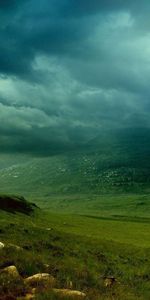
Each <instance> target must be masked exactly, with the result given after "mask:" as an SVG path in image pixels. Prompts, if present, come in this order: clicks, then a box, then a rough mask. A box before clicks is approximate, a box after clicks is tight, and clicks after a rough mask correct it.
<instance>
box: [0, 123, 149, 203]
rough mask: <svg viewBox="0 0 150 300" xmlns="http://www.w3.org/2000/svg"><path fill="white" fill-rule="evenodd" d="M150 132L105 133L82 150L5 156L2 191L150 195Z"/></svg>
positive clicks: (1, 160) (0, 179)
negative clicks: (44, 155) (54, 153)
mask: <svg viewBox="0 0 150 300" xmlns="http://www.w3.org/2000/svg"><path fill="white" fill-rule="evenodd" d="M149 157H150V130H148V129H147V130H145V129H139V128H138V129H137V130H134V131H133V130H118V131H115V132H114V131H113V132H110V131H109V132H105V133H104V132H103V133H101V135H100V136H99V137H96V138H95V139H94V140H92V141H89V142H88V143H86V144H85V145H84V147H83V148H82V149H80V150H78V151H77V150H76V151H74V152H73V151H70V152H68V153H66V152H65V153H60V154H57V155H53V156H46V157H41V156H37V157H34V158H33V157H32V156H30V155H28V156H27V155H23V154H22V155H21V154H20V155H18V156H17V159H16V156H15V155H9V154H8V155H1V158H0V166H1V167H0V183H1V184H0V191H1V192H2V193H3V192H5V191H6V190H7V191H8V192H9V193H20V194H24V195H27V196H29V195H33V196H36V197H39V196H42V197H45V198H47V197H50V196H51V195H54V194H57V195H59V194H60V195H62V194H63V195H67V194H68V195H70V194H72V195H73V194H78V193H80V194H87V193H91V194H94V193H95V194H103V193H104V194H105V193H108V192H112V193H115V192H117V193H118V192H120V193H124V192H133V193H138V192H139V193H140V192H146V193H149V191H150V160H149Z"/></svg>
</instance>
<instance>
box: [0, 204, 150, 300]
mask: <svg viewBox="0 0 150 300" xmlns="http://www.w3.org/2000/svg"><path fill="white" fill-rule="evenodd" d="M0 228H1V233H0V236H1V238H0V241H2V242H7V243H13V244H17V245H19V246H21V247H23V249H24V250H23V252H22V251H21V252H18V250H15V249H13V251H12V249H5V248H4V249H3V250H0V251H1V260H0V264H1V266H2V265H5V264H9V262H10V263H11V264H15V265H16V266H17V267H18V269H19V271H20V273H21V274H22V275H23V276H27V275H31V274H34V273H36V272H45V271H49V272H50V273H52V274H53V275H54V276H55V277H57V280H58V286H59V287H67V284H68V281H69V280H71V281H73V287H74V288H76V289H80V290H84V291H86V292H87V293H88V295H89V299H92V300H93V299H98V300H100V299H113V298H112V294H114V297H115V299H118V300H120V299H122V300H125V299H126V300H130V299H141V300H142V299H143V300H146V299H147V300H148V299H149V292H150V282H149V280H150V277H149V267H150V256H149V248H150V240H149V234H148V229H149V223H148V222H147V223H146V222H145V223H142V222H140V223H138V222H137V221H136V222H134V221H133V220H132V222H131V221H130V220H125V221H120V220H118V221H117V220H116V221H114V220H105V219H101V218H91V217H86V216H76V215H63V214H56V213H55V214H54V213H50V212H49V213H47V212H44V211H38V210H37V211H36V213H35V214H34V215H32V216H25V215H22V214H15V215H14V214H10V213H6V212H2V211H0ZM46 228H52V230H51V231H48V230H46ZM44 264H49V267H48V270H47V269H46V267H45V265H44ZM104 275H107V276H109V275H113V276H115V277H116V278H117V279H118V280H119V282H120V283H119V284H117V285H116V286H115V287H114V288H112V289H106V288H104V286H103V280H102V276H104ZM45 297H46V296H45ZM40 299H46V298H44V295H43V296H42V297H41V298H40ZM48 299H49V298H48Z"/></svg>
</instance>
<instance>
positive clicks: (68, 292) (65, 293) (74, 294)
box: [53, 289, 86, 299]
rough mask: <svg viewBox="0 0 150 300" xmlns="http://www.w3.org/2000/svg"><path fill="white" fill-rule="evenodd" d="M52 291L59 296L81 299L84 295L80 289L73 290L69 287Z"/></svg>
mask: <svg viewBox="0 0 150 300" xmlns="http://www.w3.org/2000/svg"><path fill="white" fill-rule="evenodd" d="M53 293H54V294H57V295H59V296H61V297H70V298H73V299H75V298H77V299H83V298H85V297H86V294H85V293H83V292H80V291H73V290H69V289H53Z"/></svg>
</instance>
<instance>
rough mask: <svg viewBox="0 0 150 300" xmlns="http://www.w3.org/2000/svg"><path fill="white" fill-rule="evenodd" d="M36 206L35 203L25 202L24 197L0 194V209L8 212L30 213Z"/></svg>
mask: <svg viewBox="0 0 150 300" xmlns="http://www.w3.org/2000/svg"><path fill="white" fill-rule="evenodd" d="M36 207H37V206H36V205H35V204H33V203H29V202H27V201H26V200H25V199H24V197H18V196H7V195H1V196H0V209H1V210H4V211H7V212H10V213H16V212H21V213H23V214H26V215H30V214H31V213H32V212H33V211H34V209H35V208H36Z"/></svg>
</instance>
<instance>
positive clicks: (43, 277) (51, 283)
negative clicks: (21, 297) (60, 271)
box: [24, 273, 56, 288]
mask: <svg viewBox="0 0 150 300" xmlns="http://www.w3.org/2000/svg"><path fill="white" fill-rule="evenodd" d="M24 282H25V283H27V284H28V285H30V286H31V287H43V288H53V287H55V285H56V279H55V278H54V277H53V276H52V275H50V274H48V273H39V274H35V275H33V276H30V277H28V278H26V279H25V280H24Z"/></svg>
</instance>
